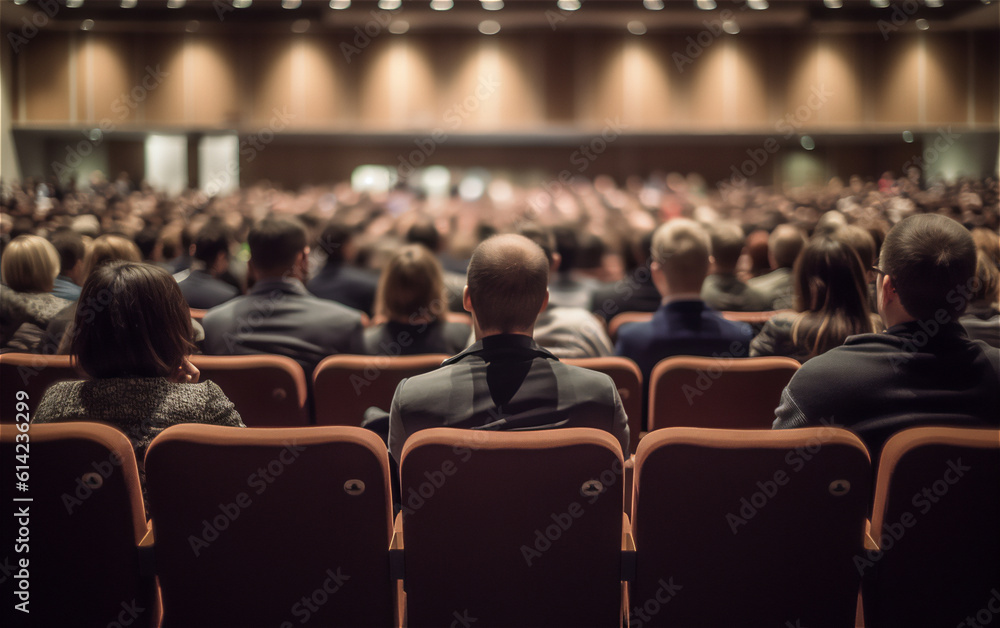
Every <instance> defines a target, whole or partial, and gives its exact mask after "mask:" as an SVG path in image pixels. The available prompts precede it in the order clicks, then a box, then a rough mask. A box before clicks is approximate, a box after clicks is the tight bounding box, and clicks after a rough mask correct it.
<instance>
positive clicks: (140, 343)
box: [71, 261, 194, 378]
mask: <svg viewBox="0 0 1000 628" xmlns="http://www.w3.org/2000/svg"><path fill="white" fill-rule="evenodd" d="M79 303H80V304H81V305H79V306H78V307H77V309H76V317H75V320H74V327H75V329H74V334H75V335H74V336H73V340H72V345H71V352H72V354H73V355H75V356H76V359H77V361H78V362H79V364H80V366H81V368H83V370H84V371H86V373H87V374H88V375H90V376H91V377H95V378H107V377H168V376H170V375H171V374H173V373H174V372H175V371H176V370H177V369H178V368H179V367H180V366H181V364H182V363H183V361H184V359H185V358H186V357H187V356H188V355H190V354H191V352H192V351H193V350H194V345H193V344H192V342H191V339H192V331H191V314H190V310H189V309H188V306H187V303H186V302H185V301H184V297H183V295H182V294H181V290H180V287H179V286H178V285H177V282H176V281H174V278H173V277H171V276H170V274H169V273H167V271H165V270H163V269H162V268H160V267H158V266H153V265H151V264H142V263H137V262H130V261H112V262H108V263H106V264H102V265H100V266H98V267H97V268H95V269H94V272H92V273H91V274H90V276H89V277H87V280H86V281H85V282H84V284H83V290H82V292H81V293H80V301H79Z"/></svg>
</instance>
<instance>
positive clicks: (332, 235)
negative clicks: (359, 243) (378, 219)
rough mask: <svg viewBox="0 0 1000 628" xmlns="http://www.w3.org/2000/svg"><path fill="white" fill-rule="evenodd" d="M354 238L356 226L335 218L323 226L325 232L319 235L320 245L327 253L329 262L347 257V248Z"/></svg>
mask: <svg viewBox="0 0 1000 628" xmlns="http://www.w3.org/2000/svg"><path fill="white" fill-rule="evenodd" d="M353 239H354V228H353V227H351V226H350V225H349V224H347V223H346V222H343V221H342V220H338V219H336V218H335V219H333V220H331V221H330V222H328V223H326V226H325V227H323V233H322V234H320V236H319V247H320V248H321V249H323V251H324V252H325V253H326V259H327V261H328V262H343V261H344V260H346V259H347V257H346V255H345V250H346V249H347V246H348V244H350V243H351V240H353Z"/></svg>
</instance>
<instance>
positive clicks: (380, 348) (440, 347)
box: [364, 244, 470, 355]
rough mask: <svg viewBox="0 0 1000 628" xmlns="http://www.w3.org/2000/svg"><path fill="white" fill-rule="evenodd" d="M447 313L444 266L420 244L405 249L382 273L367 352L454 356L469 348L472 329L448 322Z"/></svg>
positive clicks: (366, 336)
mask: <svg viewBox="0 0 1000 628" xmlns="http://www.w3.org/2000/svg"><path fill="white" fill-rule="evenodd" d="M448 314H449V312H448V300H447V296H446V294H445V288H444V279H443V278H442V271H441V264H440V262H438V260H437V258H436V257H435V256H434V254H433V253H431V251H430V250H428V249H427V248H426V247H424V246H422V245H419V244H409V245H407V246H404V247H403V248H401V249H399V250H398V251H397V252H396V254H395V255H393V256H392V257H391V258H390V259H389V262H388V264H387V265H386V266H385V268H383V269H382V277H381V279H379V284H378V291H377V292H376V295H375V318H374V320H373V322H374V323H375V324H374V325H372V326H370V327H368V328H367V329H365V332H364V342H365V353H368V354H370V355H418V354H422V353H444V354H447V355H454V354H456V353H458V352H459V351H461V350H462V349H464V348H465V347H466V345H467V344H468V343H467V341H468V338H469V331H470V326H469V325H468V324H466V323H462V322H454V321H450V320H447V317H448Z"/></svg>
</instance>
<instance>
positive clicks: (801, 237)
mask: <svg viewBox="0 0 1000 628" xmlns="http://www.w3.org/2000/svg"><path fill="white" fill-rule="evenodd" d="M805 245H806V234H805V233H803V232H802V229H799V228H798V227H796V226H795V225H789V224H784V225H778V226H777V227H775V228H774V231H772V232H771V237H770V238H768V239H767V250H768V251H769V252H770V254H771V257H773V258H774V262H775V263H776V264H777V265H778V268H791V267H792V266H793V265H794V264H795V259H796V258H797V257H798V256H799V253H801V252H802V249H803V248H804V247H805Z"/></svg>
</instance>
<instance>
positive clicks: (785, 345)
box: [750, 231, 880, 362]
mask: <svg viewBox="0 0 1000 628" xmlns="http://www.w3.org/2000/svg"><path fill="white" fill-rule="evenodd" d="M836 233H839V232H834V235H836ZM862 233H864V234H865V235H866V236H867V235H868V234H867V232H864V231H863V232H862ZM792 277H793V286H794V294H795V311H794V312H779V313H777V314H775V315H774V316H773V317H771V318H770V320H768V321H767V323H765V324H764V328H763V329H762V330H761V332H760V333H759V334H757V336H755V337H754V339H753V341H752V342H751V343H750V356H751V357H756V356H764V355H780V356H787V357H790V358H795V359H796V360H798V361H799V362H805V361H806V360H809V359H811V358H813V357H815V356H817V355H820V354H821V353H825V352H827V351H829V350H830V349H832V348H834V347H839V346H840V345H842V344H844V341H845V340H846V339H847V338H848V336H853V335H855V334H868V333H873V332H875V331H876V330H877V325H879V323H877V322H876V320H874V318H873V317H872V315H871V313H870V311H869V308H868V287H867V286H868V284H867V282H866V276H865V267H864V266H862V263H861V259H860V258H859V257H858V256H857V254H856V253H855V251H854V249H852V248H851V247H850V245H848V244H847V243H846V242H844V241H841V240H838V239H835V238H832V237H828V236H820V237H814V238H813V239H812V240H810V241H809V243H808V244H806V247H805V248H804V249H803V250H802V253H801V254H800V255H799V258H798V260H796V262H795V267H794V269H793V271H792ZM879 326H880V325H879Z"/></svg>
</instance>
